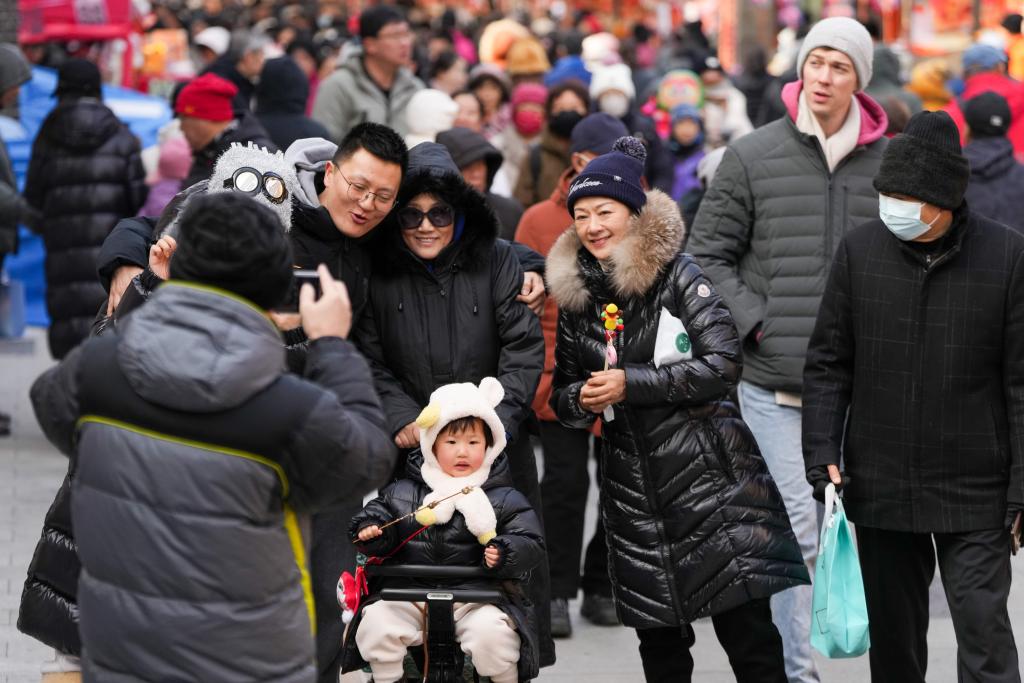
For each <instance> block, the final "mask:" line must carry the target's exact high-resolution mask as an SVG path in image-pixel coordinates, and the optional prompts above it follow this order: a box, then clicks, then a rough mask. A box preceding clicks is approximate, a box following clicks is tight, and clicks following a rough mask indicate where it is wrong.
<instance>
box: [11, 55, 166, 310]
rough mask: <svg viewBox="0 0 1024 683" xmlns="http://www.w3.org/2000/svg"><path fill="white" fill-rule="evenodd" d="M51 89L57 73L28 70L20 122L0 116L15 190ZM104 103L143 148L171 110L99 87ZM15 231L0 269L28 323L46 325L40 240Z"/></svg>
mask: <svg viewBox="0 0 1024 683" xmlns="http://www.w3.org/2000/svg"><path fill="white" fill-rule="evenodd" d="M56 87H57V72H56V71H54V70H53V69H44V68H41V67H33V68H32V80H31V81H29V82H28V83H26V84H25V85H23V86H22V87H21V95H20V98H19V107H20V112H21V120H20V122H19V121H14V120H13V119H9V118H6V117H2V116H0V137H2V138H3V141H4V143H6V145H7V150H8V153H9V154H10V157H11V164H12V165H13V166H14V174H15V176H17V178H18V186H19V187H21V186H22V185H23V184H24V182H25V172H26V171H27V170H28V159H29V156H31V153H32V141H33V140H34V139H35V137H36V133H38V132H39V127H40V126H41V125H42V123H43V119H45V118H46V115H47V114H49V113H50V110H51V109H53V107H54V105H55V104H56V103H57V100H56V99H55V98H54V97H53V96H52V93H53V91H54V88H56ZM103 101H104V103H105V104H106V105H107V106H108V107H110V108H111V109H112V110H113V111H114V113H115V114H117V116H118V118H120V119H121V120H122V121H124V122H125V123H126V124H128V126H129V127H130V128H131V130H132V132H133V133H135V135H137V136H138V138H139V140H140V141H141V142H142V146H143V147H149V146H150V145H154V144H156V134H157V131H159V130H160V127H161V126H163V125H164V124H165V123H167V122H168V121H169V120H170V119H171V109H170V107H169V106H168V105H167V102H166V101H165V100H163V99H162V98H159V97H152V96H150V95H143V94H142V93H139V92H136V91H134V90H129V89H128V88H118V87H114V86H103ZM19 230H20V235H21V244H20V247H19V250H18V254H17V255H16V256H8V257H7V259H6V260H5V261H4V269H5V270H6V271H7V274H8V275H10V277H11V278H12V279H15V280H21V281H22V282H24V283H25V298H26V300H27V301H26V318H27V320H28V324H29V325H43V326H46V325H48V324H49V322H50V321H49V318H48V317H47V315H46V299H45V295H46V280H45V277H44V275H43V261H44V259H45V256H46V252H45V249H44V248H43V240H42V239H41V238H40V237H38V236H37V235H35V234H34V233H32V232H29V231H28V230H26V229H25V228H24V227H23V228H20V229H19Z"/></svg>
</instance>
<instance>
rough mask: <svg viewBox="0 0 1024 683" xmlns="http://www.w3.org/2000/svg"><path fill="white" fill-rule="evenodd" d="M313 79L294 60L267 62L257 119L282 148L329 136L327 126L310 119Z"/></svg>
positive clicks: (258, 94) (260, 85)
mask: <svg viewBox="0 0 1024 683" xmlns="http://www.w3.org/2000/svg"><path fill="white" fill-rule="evenodd" d="M308 99H309V79H308V78H306V74H304V73H302V69H300V68H299V65H298V64H296V63H295V62H294V61H292V58H291V57H278V58H276V59H270V60H267V63H266V64H264V66H263V75H262V76H261V77H260V82H259V83H258V84H257V85H256V118H257V119H259V122H260V123H261V124H263V128H265V129H266V131H267V133H268V134H269V135H270V139H271V140H273V141H274V144H275V145H277V146H278V147H279V148H281V149H288V147H289V146H290V145H291V144H292V143H293V142H295V141H296V140H301V139H303V138H326V137H329V135H330V134H329V133H328V132H327V129H326V128H324V126H323V124H321V123H318V122H316V121H314V120H313V119H311V118H309V117H308V116H306V101H307V100H308Z"/></svg>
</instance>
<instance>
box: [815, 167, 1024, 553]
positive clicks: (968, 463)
mask: <svg viewBox="0 0 1024 683" xmlns="http://www.w3.org/2000/svg"><path fill="white" fill-rule="evenodd" d="M971 182H974V181H973V179H972V180H971ZM929 246H930V247H932V249H929V250H924V249H922V248H920V247H919V246H918V245H914V244H913V243H909V242H903V241H901V240H899V239H897V238H896V237H895V236H893V234H892V233H891V232H890V231H889V230H888V229H886V227H885V225H884V224H883V223H882V222H881V221H877V220H876V221H873V222H871V223H865V224H864V225H862V226H860V227H858V228H857V229H855V230H853V231H852V232H850V233H849V234H847V235H846V237H844V238H843V241H842V242H841V243H840V244H839V249H838V251H837V252H836V259H835V263H834V264H833V266H832V270H831V272H830V275H829V281H828V285H827V286H826V287H825V296H824V298H823V299H822V302H821V310H820V311H819V312H818V321H817V324H816V325H815V326H814V334H813V335H812V336H811V343H810V346H808V349H807V367H806V369H805V370H804V395H803V449H804V462H805V464H806V465H807V467H808V468H811V467H815V466H820V465H827V464H836V465H838V464H839V460H840V455H842V459H843V462H844V463H845V467H846V471H847V472H848V473H849V474H850V484H849V486H847V487H846V488H844V489H843V501H844V505H845V506H846V510H847V513H848V514H849V516H850V519H851V520H852V521H853V522H854V523H855V524H859V525H862V526H865V527H872V528H876V529H889V530H892V531H905V532H912V533H964V532H968V531H978V530H983V529H998V528H1000V527H1002V525H1003V523H1004V521H1003V520H1004V516H1005V515H1006V510H1007V503H1010V504H1012V505H1013V506H1014V507H1017V506H1021V505H1024V306H1022V304H1021V301H1022V300H1024V236H1022V235H1021V234H1020V233H1019V232H1017V231H1016V230H1014V229H1013V228H1008V227H1007V226H1005V225H1001V224H999V223H996V222H994V221H991V220H989V219H988V218H984V217H982V216H979V215H978V214H976V213H974V209H973V207H971V208H970V210H968V206H967V205H962V206H961V207H960V208H959V209H957V210H956V211H954V212H953V225H952V227H951V228H950V230H949V232H948V233H947V234H946V236H945V237H943V238H942V239H941V240H939V241H937V242H934V243H932V244H931V245H929Z"/></svg>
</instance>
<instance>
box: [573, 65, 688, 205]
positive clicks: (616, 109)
mask: <svg viewBox="0 0 1024 683" xmlns="http://www.w3.org/2000/svg"><path fill="white" fill-rule="evenodd" d="M590 99H591V100H592V101H593V102H594V103H595V105H596V107H597V110H598V111H601V112H604V113H605V114H610V115H611V116H614V117H615V118H617V119H619V120H620V121H622V123H623V125H625V126H626V130H628V131H629V134H630V135H632V136H633V137H635V138H637V139H638V140H640V141H641V142H643V143H644V148H645V149H646V150H647V161H646V162H644V177H645V178H646V179H647V184H648V185H649V186H650V187H652V188H656V189H659V190H662V191H664V192H666V193H667V192H670V191H671V190H672V180H673V177H674V175H675V173H674V169H673V164H672V155H671V154H670V153H669V152H668V150H667V149H665V145H664V143H662V141H661V138H660V137H658V133H657V131H656V129H655V127H654V122H653V121H651V120H650V119H649V118H647V117H646V116H644V115H643V114H641V113H640V112H638V111H636V109H635V107H634V106H633V104H634V102H633V101H634V100H635V99H636V86H635V85H634V84H633V72H632V71H631V70H630V68H629V67H628V66H626V65H625V64H610V65H608V66H602V67H600V68H599V69H597V70H596V71H595V72H594V76H593V78H592V79H591V81H590Z"/></svg>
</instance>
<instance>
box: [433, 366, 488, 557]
mask: <svg viewBox="0 0 1024 683" xmlns="http://www.w3.org/2000/svg"><path fill="white" fill-rule="evenodd" d="M503 398H505V389H504V388H503V387H502V386H501V383H500V382H499V381H498V380H496V379H495V378H493V377H484V378H483V379H482V380H481V381H480V386H479V387H478V386H476V385H475V384H471V383H469V382H466V383H463V384H446V385H445V386H443V387H441V388H439V389H436V390H435V391H434V393H432V394H431V395H430V402H429V403H428V404H427V407H426V408H424V409H423V411H422V412H421V413H420V416H419V417H417V418H416V424H417V425H418V426H419V428H420V450H422V451H423V467H422V468H421V469H420V473H421V476H422V477H423V482H424V483H425V484H426V485H427V486H429V487H430V491H431V492H430V493H429V494H427V496H426V497H425V498H424V499H423V503H424V505H430V504H431V503H435V501H441V500H443V499H445V498H448V497H449V496H452V495H453V494H457V493H458V492H459V491H460V490H463V489H465V488H466V487H472V491H471V492H469V493H467V494H465V495H457V496H455V497H454V498H448V500H444V501H443V502H441V503H437V504H436V505H435V506H434V507H433V508H423V509H420V511H419V512H418V513H417V514H416V521H418V522H419V523H420V524H423V525H424V526H429V525H431V524H447V523H448V522H449V521H450V520H451V518H452V515H453V514H454V513H455V511H456V510H458V511H459V512H461V513H462V516H463V517H464V518H465V519H466V526H467V527H468V528H469V530H470V531H471V532H472V533H473V534H474V535H475V536H476V537H477V540H478V541H480V543H481V544H483V545H486V544H487V543H488V542H489V541H490V540H491V539H492V538H494V535H495V527H496V526H497V518H496V516H495V514H494V508H493V507H491V502H490V500H489V499H488V498H487V494H485V493H484V492H483V489H481V488H480V487H481V486H483V484H484V482H486V481H487V479H488V477H490V475H491V465H492V464H493V463H494V459H495V458H497V457H498V455H500V454H501V452H502V451H504V450H505V442H506V439H505V427H504V425H502V424H501V419H500V418H499V417H498V413H496V412H495V410H494V408H495V407H496V406H497V405H498V404H499V403H501V400H502V399H503ZM463 417H478V418H480V419H481V420H483V421H484V423H485V424H486V425H487V426H488V428H489V429H490V430H491V435H492V437H493V441H494V443H493V445H491V446H489V447H488V448H487V451H486V453H485V455H484V461H483V464H482V465H481V466H480V469H478V470H477V471H476V472H473V473H472V474H470V475H468V476H465V477H452V476H450V475H448V474H445V472H444V471H443V470H442V469H441V466H440V464H438V462H437V456H435V455H434V442H435V441H437V436H438V434H440V433H441V430H442V429H444V428H445V427H446V426H447V425H448V424H449V423H451V422H454V421H455V420H458V419H460V418H463Z"/></svg>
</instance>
